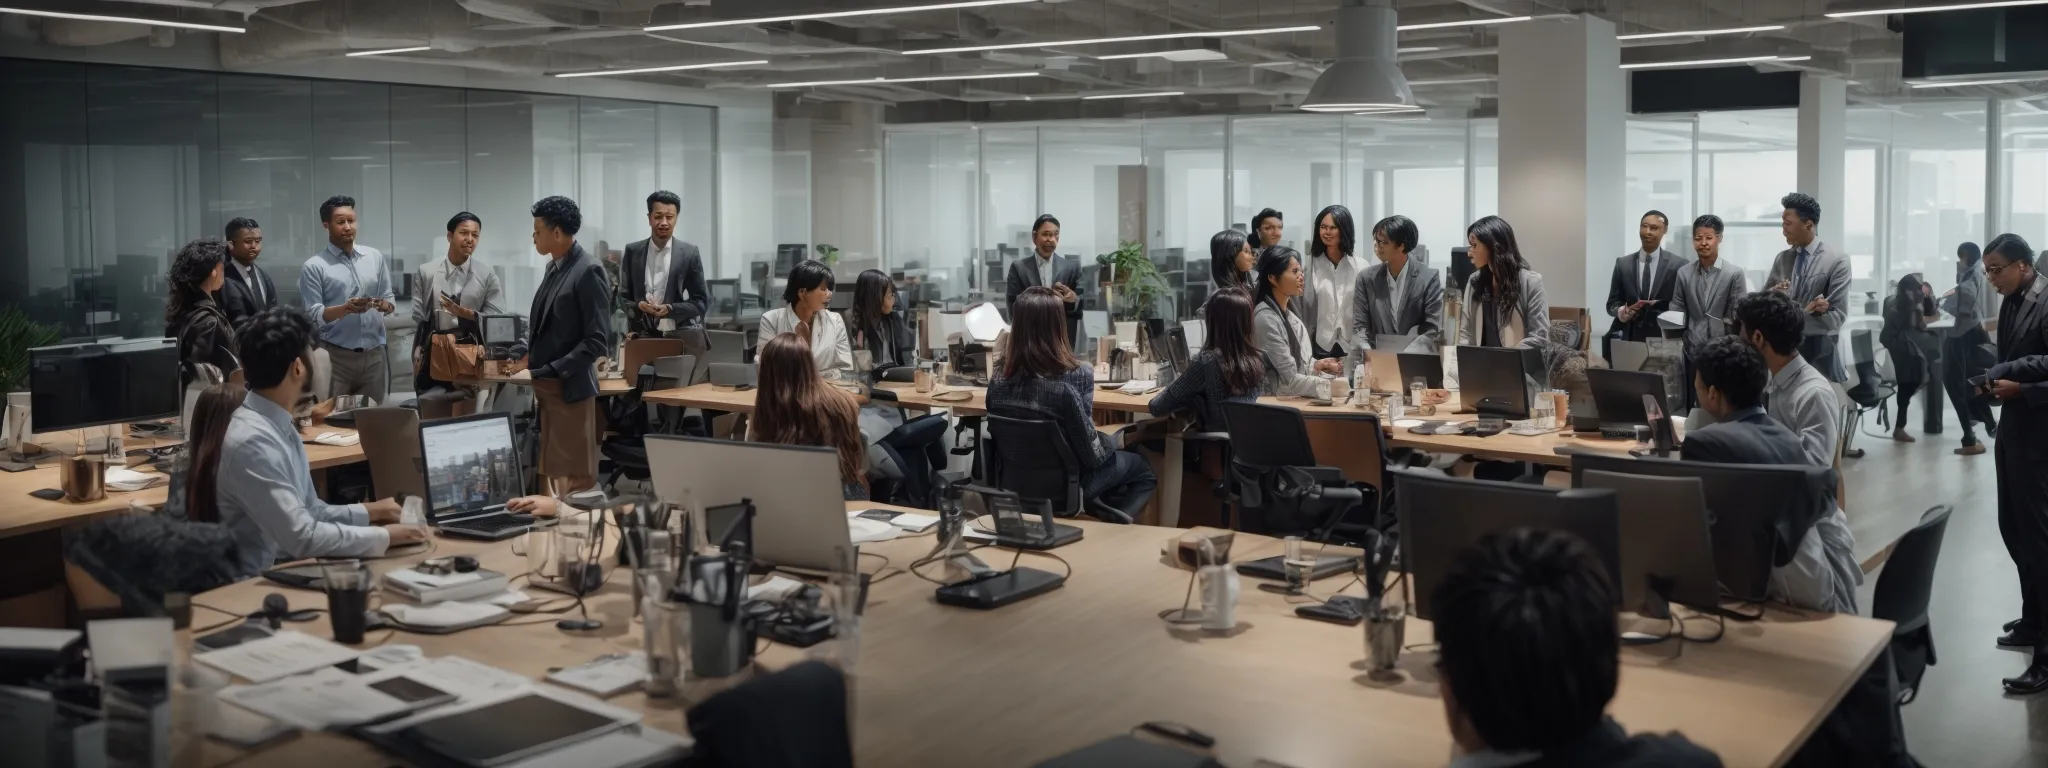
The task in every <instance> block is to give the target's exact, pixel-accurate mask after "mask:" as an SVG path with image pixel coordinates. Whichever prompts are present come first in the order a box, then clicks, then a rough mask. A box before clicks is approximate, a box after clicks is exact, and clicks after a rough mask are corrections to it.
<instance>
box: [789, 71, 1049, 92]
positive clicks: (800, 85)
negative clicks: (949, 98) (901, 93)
mask: <svg viewBox="0 0 2048 768" xmlns="http://www.w3.org/2000/svg"><path fill="white" fill-rule="evenodd" d="M1038 76H1039V75H1038V73H1037V72H997V73H992V74H985V75H935V76H932V77H870V78H866V79H863V80H817V81H812V82H807V83H770V84H768V85H765V86H762V87H764V88H817V87H820V86H827V85H874V84H877V83H937V82H943V81H948V80H1001V79H1006V78H1013V77H1038Z"/></svg>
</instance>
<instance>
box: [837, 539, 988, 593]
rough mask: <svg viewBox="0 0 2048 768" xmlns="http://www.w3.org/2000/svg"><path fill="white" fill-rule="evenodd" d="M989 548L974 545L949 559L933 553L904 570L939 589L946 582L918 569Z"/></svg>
mask: <svg viewBox="0 0 2048 768" xmlns="http://www.w3.org/2000/svg"><path fill="white" fill-rule="evenodd" d="M991 546H994V545H992V544H976V545H974V546H972V547H968V548H967V551H965V552H954V553H952V554H951V555H950V557H940V556H939V555H938V553H934V554H932V555H928V556H925V557H923V558H919V559H918V560H917V561H916V562H913V563H911V564H910V567H909V568H908V569H906V570H908V571H909V572H910V575H912V576H916V577H918V578H920V579H924V580H925V581H929V582H931V583H933V584H937V585H939V586H941V587H944V586H950V585H949V584H947V583H946V582H943V581H939V580H938V579H934V578H932V577H930V576H926V575H924V574H922V573H919V572H918V571H917V569H918V568H919V567H922V566H926V565H931V564H932V563H936V562H941V561H944V560H948V559H951V558H952V557H959V556H961V555H971V554H974V553H976V552H979V551H981V550H984V549H987V548H989V547H991ZM868 585H869V586H874V582H872V581H870V582H868Z"/></svg>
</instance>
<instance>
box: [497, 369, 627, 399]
mask: <svg viewBox="0 0 2048 768" xmlns="http://www.w3.org/2000/svg"><path fill="white" fill-rule="evenodd" d="M477 381H479V382H482V383H484V384H511V385H513V386H517V387H530V386H533V377H531V376H507V375H501V374H495V373H493V374H488V375H485V376H484V377H483V378H481V379H478V380H477ZM631 391H633V385H631V384H628V383H626V380H625V379H624V378H611V379H598V380H597V394H598V396H599V397H604V396H608V395H623V394H626V393H627V392H631Z"/></svg>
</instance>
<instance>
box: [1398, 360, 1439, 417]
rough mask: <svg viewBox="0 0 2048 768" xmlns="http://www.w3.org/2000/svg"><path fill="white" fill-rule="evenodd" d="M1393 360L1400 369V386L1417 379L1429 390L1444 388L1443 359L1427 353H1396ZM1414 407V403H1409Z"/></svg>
mask: <svg viewBox="0 0 2048 768" xmlns="http://www.w3.org/2000/svg"><path fill="white" fill-rule="evenodd" d="M1395 358H1396V359H1397V360H1398V361H1399V366H1400V368H1401V386H1403V387H1406V386H1407V385H1408V382H1411V381H1414V380H1416V379H1417V378H1420V379H1422V381H1423V383H1424V384H1427V385H1429V388H1430V389H1443V388H1444V359H1443V357H1442V356H1440V355H1434V354H1430V353H1428V352H1396V353H1395ZM1410 405H1416V403H1410Z"/></svg>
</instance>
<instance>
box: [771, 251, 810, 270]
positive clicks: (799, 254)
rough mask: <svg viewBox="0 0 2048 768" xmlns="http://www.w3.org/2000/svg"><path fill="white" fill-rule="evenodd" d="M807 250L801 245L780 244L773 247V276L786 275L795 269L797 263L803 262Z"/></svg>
mask: <svg viewBox="0 0 2048 768" xmlns="http://www.w3.org/2000/svg"><path fill="white" fill-rule="evenodd" d="M808 250H809V248H808V247H807V246H805V245H804V244H803V243H781V244H779V245H776V246H775V274H778V275H787V274H789V272H790V270H793V269H796V265H797V262H800V261H803V260H804V254H805V252H806V251H808Z"/></svg>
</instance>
